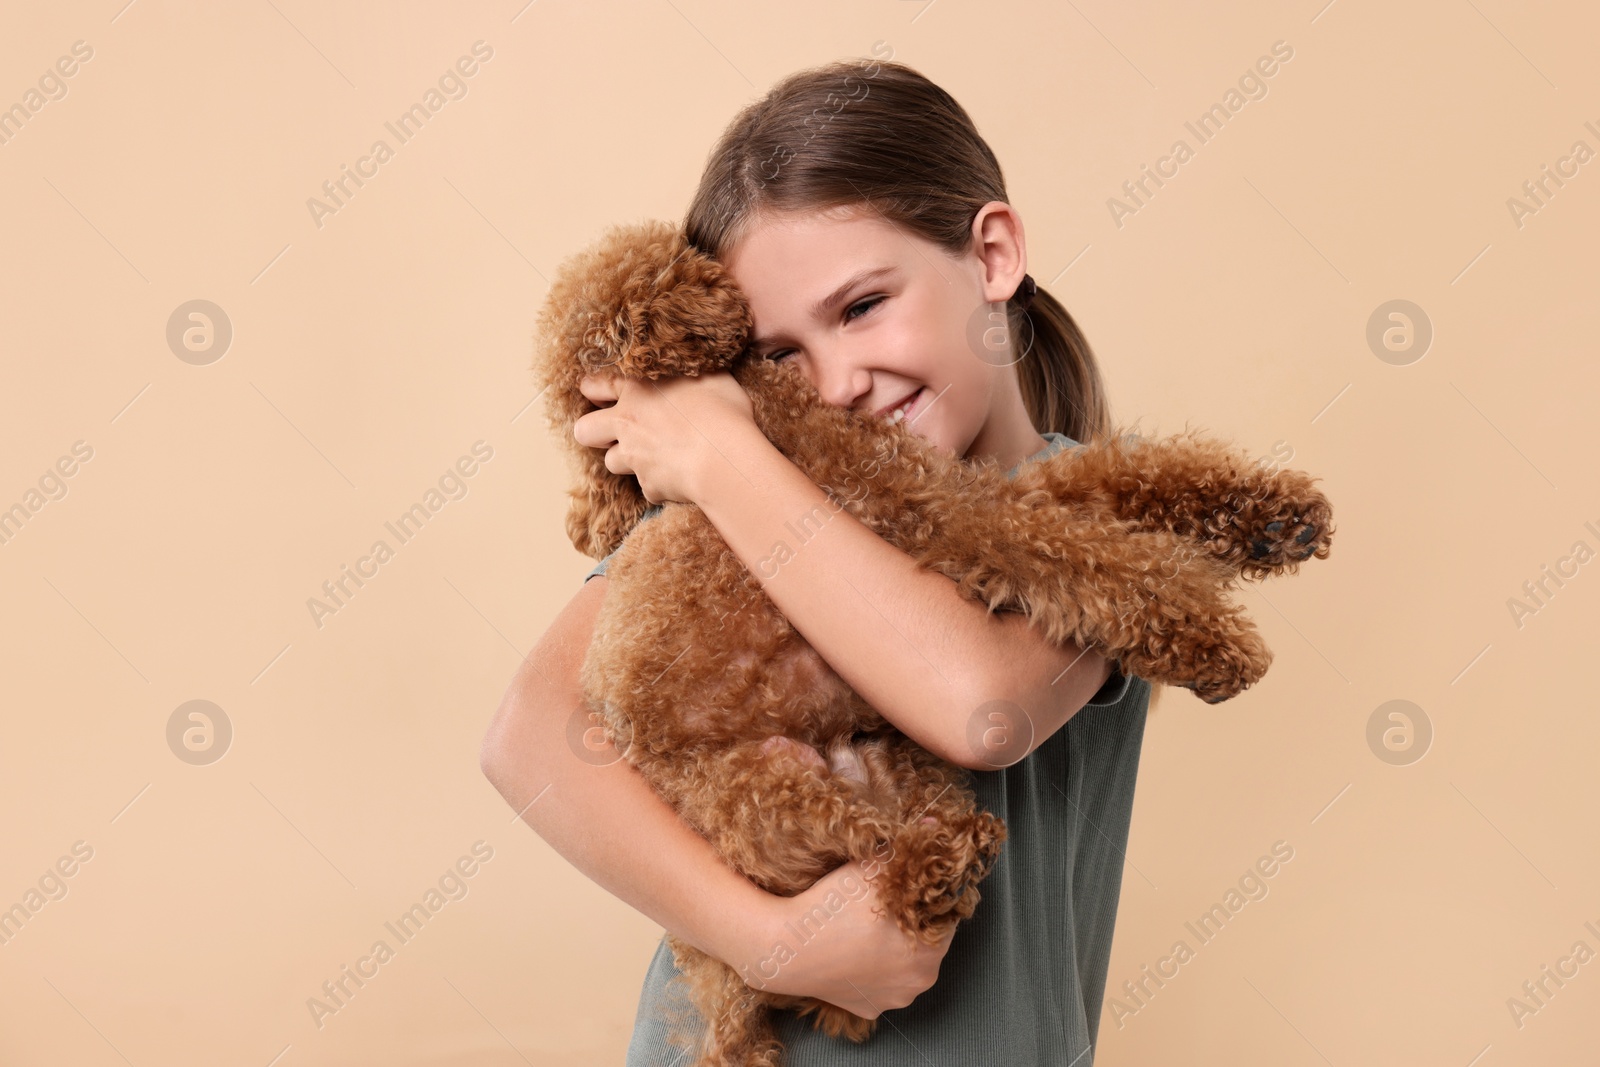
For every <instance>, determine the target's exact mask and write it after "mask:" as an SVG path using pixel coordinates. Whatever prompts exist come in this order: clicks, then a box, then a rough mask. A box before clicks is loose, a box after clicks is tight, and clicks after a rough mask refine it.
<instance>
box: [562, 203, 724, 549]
mask: <svg viewBox="0 0 1600 1067" xmlns="http://www.w3.org/2000/svg"><path fill="white" fill-rule="evenodd" d="M750 328H751V318H750V306H749V304H748V303H747V302H746V300H745V298H744V294H743V293H741V292H740V291H739V290H738V288H737V287H736V286H735V285H734V284H733V279H732V278H731V277H730V276H729V275H728V273H727V271H726V270H724V269H723V267H722V265H721V264H720V263H718V262H717V261H716V260H714V259H712V258H711V257H709V256H706V255H704V254H703V253H701V252H699V251H698V250H696V249H694V248H692V247H691V246H690V245H689V243H688V241H687V240H686V239H685V238H684V236H683V232H682V230H681V228H679V227H677V226H674V225H672V224H670V223H667V222H659V221H651V222H643V223H632V224H624V225H617V226H613V227H611V228H610V229H608V230H607V231H605V233H604V234H603V235H602V236H601V238H600V239H599V240H598V241H597V242H596V243H595V244H594V245H592V246H591V247H589V248H588V249H585V250H584V251H582V252H579V253H576V254H575V255H573V256H571V257H569V258H568V259H566V260H565V261H564V262H563V263H562V264H561V266H560V268H559V269H558V270H557V273H556V278H555V281H554V282H553V283H552V284H551V286H550V292H549V294H548V295H547V296H546V297H545V301H544V305H543V307H542V308H541V309H540V312H539V317H538V324H537V327H536V333H535V341H534V362H533V372H534V385H535V388H537V389H539V390H540V392H541V394H542V395H543V397H544V403H545V418H546V420H547V421H548V422H549V424H550V428H551V429H552V430H553V431H554V432H555V433H556V435H557V437H558V439H560V441H561V442H562V445H563V447H565V448H566V449H568V451H569V452H570V453H571V454H573V455H574V456H575V457H576V459H577V465H578V475H579V478H578V484H577V486H576V487H575V488H573V489H571V490H569V494H568V495H569V496H571V498H572V504H571V507H570V508H569V509H568V512H567V536H568V537H570V538H571V539H572V543H573V545H574V546H576V547H577V549H578V551H580V552H582V553H584V554H585V555H587V556H589V557H591V558H593V559H601V558H603V557H605V556H606V555H608V554H609V553H611V552H612V551H614V550H615V549H616V547H617V545H619V544H621V543H622V539H623V537H625V536H626V535H627V533H628V531H629V530H630V529H632V528H633V525H634V523H636V522H638V521H639V517H640V516H641V515H643V514H644V511H645V509H646V508H648V507H649V506H650V503H649V501H647V500H646V499H645V497H644V493H643V492H642V491H641V490H640V489H639V483H638V481H637V479H635V478H634V477H633V475H631V474H623V475H619V474H612V473H611V472H610V471H608V470H607V469H606V465H605V450H604V449H599V448H587V447H585V446H583V445H580V444H578V442H577V441H576V440H575V439H574V438H573V436H572V424H573V423H575V422H576V421H577V420H578V419H579V418H580V417H581V416H583V415H586V414H588V413H589V412H591V411H594V410H596V405H595V404H593V403H591V402H590V401H589V399H588V398H587V397H585V396H584V395H583V393H582V392H580V391H579V389H578V384H579V382H580V381H581V380H582V379H583V377H584V376H585V375H588V374H601V375H605V374H615V375H620V376H622V377H626V378H635V379H650V380H653V379H656V378H667V377H678V376H683V375H688V376H696V375H699V374H703V373H708V372H714V371H720V370H728V369H730V368H731V367H732V366H733V364H734V362H735V361H736V360H738V359H739V357H740V355H741V354H742V353H743V352H744V350H745V347H746V345H747V343H748V341H749V336H750Z"/></svg>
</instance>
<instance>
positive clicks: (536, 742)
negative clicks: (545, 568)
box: [479, 575, 949, 1018]
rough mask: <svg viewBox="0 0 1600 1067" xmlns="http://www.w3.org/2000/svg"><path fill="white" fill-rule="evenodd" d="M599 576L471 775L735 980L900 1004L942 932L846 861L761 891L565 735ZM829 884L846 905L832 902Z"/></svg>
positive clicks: (932, 966) (641, 786)
mask: <svg viewBox="0 0 1600 1067" xmlns="http://www.w3.org/2000/svg"><path fill="white" fill-rule="evenodd" d="M608 584H609V582H608V581H607V579H606V578H605V576H604V575H601V576H599V577H595V578H591V579H589V581H587V582H585V583H584V585H583V587H582V589H581V590H580V591H579V592H578V594H577V595H576V596H574V597H573V599H572V601H571V602H570V603H569V604H568V605H567V606H566V607H565V608H564V609H563V610H562V611H561V614H559V615H558V616H557V617H556V619H555V621H554V622H553V623H551V625H550V628H549V630H548V631H546V633H545V635H544V636H543V637H542V638H540V640H539V643H538V644H537V645H536V646H534V648H533V651H531V652H530V653H529V654H528V657H527V658H526V659H525V660H523V661H522V664H521V666H520V667H518V669H517V674H516V677H515V678H513V679H512V681H511V685H510V686H509V687H508V688H507V690H506V693H505V696H504V697H503V698H502V699H501V702H500V707H499V709H498V710H497V711H496V712H495V715H494V719H493V721H492V722H491V723H490V725H489V729H488V732H487V733H486V735H485V736H484V739H483V746H482V750H481V753H480V756H479V763H480V765H481V767H482V769H483V773H484V775H485V776H486V777H487V778H488V779H489V780H490V782H492V783H493V784H494V786H495V788H496V789H497V790H498V791H499V792H500V794H501V795H502V796H504V797H505V798H506V801H507V803H509V804H510V805H511V807H512V810H514V811H516V812H518V813H519V814H520V815H521V817H522V819H523V821H524V822H526V823H527V824H528V825H529V826H531V827H532V828H533V829H534V831H535V832H536V833H538V834H539V836H540V837H542V838H544V840H545V841H547V842H548V843H549V844H550V846H551V847H552V848H554V849H555V850H556V851H557V852H558V853H560V854H561V855H562V856H563V857H564V858H565V859H567V860H568V861H569V862H570V863H572V865H573V866H575V867H577V868H578V870H580V871H582V872H583V873H584V874H585V875H587V876H588V877H589V878H590V879H591V880H592V881H594V882H596V883H598V884H599V885H600V886H601V887H602V888H603V889H605V890H607V891H608V892H610V893H611V894H612V895H613V896H616V897H618V898H620V899H621V900H623V901H624V902H626V903H627V904H629V905H630V906H632V907H633V908H634V909H635V910H637V911H640V912H642V913H644V914H645V915H648V916H649V917H650V918H651V919H653V920H655V921H656V922H657V923H659V924H660V925H661V926H662V927H664V928H665V929H667V930H668V931H670V932H672V933H673V934H676V935H677V936H678V937H680V938H682V939H683V940H685V941H687V942H689V943H690V944H692V945H694V946H696V947H697V948H699V949H701V950H702V951H704V952H707V953H709V954H711V955H712V956H715V957H716V958H718V959H720V960H722V961H724V962H726V963H728V964H729V965H731V966H733V967H734V969H735V970H737V971H739V972H740V974H741V975H742V976H745V980H746V981H747V982H748V983H750V984H764V986H765V988H768V989H771V990H772V991H773V992H778V993H790V994H794V995H802V996H815V997H818V998H820V999H823V1000H826V1001H828V1002H829V1003H832V1004H837V1005H839V1006H840V1007H843V1008H847V1009H849V1010H851V1011H854V1012H855V1013H856V1014H858V1015H861V1016H863V1017H866V1018H874V1017H876V1016H877V1014H878V1012H879V1011H882V1010H884V1009H886V1008H899V1007H904V1006H905V1005H907V1004H909V1003H911V1001H912V999H913V998H914V997H915V996H916V995H917V994H919V993H921V992H922V991H923V990H925V989H927V988H928V987H930V986H932V985H933V983H934V981H935V979H936V978H937V977H938V973H939V964H940V961H941V960H942V959H943V958H944V953H945V951H946V950H947V949H948V947H949V940H948V939H946V940H945V942H944V943H943V944H941V945H938V946H924V945H922V944H920V943H919V942H915V941H914V940H913V939H912V938H910V937H908V936H907V935H905V934H903V933H902V932H901V931H900V929H899V927H898V926H896V925H895V924H894V923H893V922H892V921H890V920H888V919H885V918H881V917H879V916H877V915H876V914H875V913H874V911H873V907H874V906H875V894H872V893H866V895H863V894H864V892H865V890H864V887H865V884H866V883H864V882H863V881H862V876H863V873H864V872H863V870H862V868H861V867H860V865H859V864H854V863H852V864H846V865H844V866H843V867H840V868H838V869H837V870H835V871H833V872H831V873H830V874H828V875H825V876H824V877H823V878H822V879H820V880H819V881H818V882H817V884H816V885H814V886H812V887H811V888H810V889H808V890H806V891H805V892H804V893H801V894H799V895H797V896H795V897H792V898H788V897H779V896H776V895H774V894H771V893H768V892H766V891H765V890H763V889H761V888H760V887H759V886H757V885H755V884H754V883H752V882H750V881H749V880H748V879H746V878H745V877H743V876H742V875H740V874H739V873H738V872H736V871H734V870H733V869H732V868H731V867H729V866H728V865H727V864H726V863H724V862H723V861H722V859H721V857H719V856H718V855H717V854H716V852H715V851H714V850H713V849H712V847H711V845H710V844H709V843H708V842H707V841H706V840H705V838H703V837H701V836H700V835H699V834H698V833H696V832H695V831H694V829H693V828H692V827H690V826H689V825H688V824H687V823H685V822H684V821H683V820H682V818H681V817H679V815H678V813H677V812H676V811H674V810H673V809H672V807H671V806H670V805H669V804H667V802H666V801H664V800H662V799H661V797H660V796H659V795H657V793H656V792H655V790H653V789H651V788H650V786H649V784H648V783H647V782H646V781H645V779H644V776H643V775H641V774H640V773H639V772H638V771H637V770H635V769H634V767H633V765H632V764H630V763H628V762H627V761H626V760H625V759H618V760H617V761H616V762H614V763H610V764H608V765H606V766H595V765H593V764H592V763H590V762H587V761H585V760H583V759H579V758H578V757H577V755H576V754H575V753H574V752H573V750H572V749H571V748H569V747H568V733H567V728H568V724H569V723H570V722H571V721H572V719H573V717H574V716H575V715H577V714H579V713H580V709H581V708H583V706H584V704H583V698H582V689H581V686H580V685H579V682H578V672H579V668H580V667H581V666H582V664H583V658H584V656H585V654H586V653H587V652H588V648H589V643H590V640H591V639H592V637H593V633H594V620H595V617H596V615H597V614H598V613H599V610H600V605H601V604H602V603H603V601H604V598H605V591H606V587H607V585H608ZM830 895H831V899H830ZM840 897H845V898H848V899H850V900H851V902H852V906H851V907H846V908H844V909H843V910H840V909H839V908H838V904H837V900H838V899H839V898H840ZM825 900H826V901H827V903H828V904H829V906H828V907H827V909H826V910H827V911H828V912H830V913H831V912H837V914H834V915H833V917H832V920H831V921H830V922H829V923H828V926H827V929H826V931H824V934H825V936H819V937H816V938H814V939H812V940H811V941H808V942H807V943H806V945H805V946H804V950H803V951H800V952H799V953H798V954H797V955H795V956H794V958H792V959H788V958H785V959H783V960H782V961H781V962H782V966H781V967H779V966H778V963H777V962H775V961H774V959H773V946H774V943H775V942H777V941H779V940H787V941H790V942H792V941H793V936H792V934H788V933H786V932H785V931H786V930H787V929H788V926H789V924H800V923H803V922H804V921H806V919H807V918H808V917H809V916H811V915H812V914H813V912H814V909H816V908H818V907H822V906H823V902H824V901H825ZM868 901H874V903H873V904H868V903H867V902H868Z"/></svg>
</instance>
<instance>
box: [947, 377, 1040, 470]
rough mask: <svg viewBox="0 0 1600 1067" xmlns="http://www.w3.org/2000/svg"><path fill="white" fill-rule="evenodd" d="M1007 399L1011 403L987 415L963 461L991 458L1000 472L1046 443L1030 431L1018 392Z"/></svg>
mask: <svg viewBox="0 0 1600 1067" xmlns="http://www.w3.org/2000/svg"><path fill="white" fill-rule="evenodd" d="M1008 399H1009V400H1010V401H1011V402H1010V403H1008V404H1006V405H1005V407H1004V409H1003V410H1002V411H1001V412H997V413H993V414H991V415H990V416H989V419H988V421H987V422H985V423H984V424H983V426H982V428H980V429H979V430H978V436H976V437H974V438H973V439H972V444H970V445H968V446H967V453H966V456H965V457H964V458H966V459H969V460H975V459H979V458H981V457H984V456H992V457H993V458H994V459H996V460H997V461H999V463H1000V469H1001V470H1011V469H1012V468H1013V467H1015V466H1016V465H1017V464H1019V463H1021V462H1022V461H1023V460H1025V459H1029V458H1031V457H1032V456H1034V455H1035V454H1037V453H1038V452H1039V451H1040V450H1041V449H1043V448H1044V447H1046V446H1047V445H1048V444H1049V443H1050V442H1049V441H1047V440H1045V438H1044V437H1043V435H1041V434H1040V433H1039V431H1038V430H1035V429H1034V428H1033V423H1032V422H1031V421H1030V420H1029V418H1028V409H1027V406H1026V405H1025V404H1023V402H1022V396H1021V395H1020V393H1018V394H1014V395H1013V396H1012V397H1010V398H1008Z"/></svg>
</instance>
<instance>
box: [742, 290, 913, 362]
mask: <svg viewBox="0 0 1600 1067" xmlns="http://www.w3.org/2000/svg"><path fill="white" fill-rule="evenodd" d="M885 299H886V298H885V297H882V296H874V297H871V298H869V299H867V300H862V301H859V302H857V303H854V304H851V305H850V306H849V307H848V308H846V309H845V313H844V321H846V322H852V321H854V320H855V319H859V318H860V317H861V315H865V314H866V313H867V312H868V311H871V310H872V309H873V308H875V307H877V306H878V305H879V304H881V303H883V301H884V300H885ZM856 311H860V312H861V315H856V314H853V313H854V312H856ZM793 351H794V349H792V348H780V349H778V350H777V351H775V352H768V353H767V357H766V358H768V359H770V360H772V361H774V362H778V363H781V362H782V361H783V359H784V357H785V356H787V355H789V354H790V353H791V352H793Z"/></svg>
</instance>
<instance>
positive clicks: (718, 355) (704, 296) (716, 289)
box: [617, 235, 751, 378]
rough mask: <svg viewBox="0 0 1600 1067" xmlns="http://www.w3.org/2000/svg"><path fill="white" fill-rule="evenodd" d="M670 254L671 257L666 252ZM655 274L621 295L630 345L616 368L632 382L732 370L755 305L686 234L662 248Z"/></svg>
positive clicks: (646, 274) (635, 279)
mask: <svg viewBox="0 0 1600 1067" xmlns="http://www.w3.org/2000/svg"><path fill="white" fill-rule="evenodd" d="M668 252H671V253H672V255H671V256H670V258H668V257H667V255H666V254H667V253H668ZM654 258H655V259H656V260H658V261H660V260H663V259H664V260H665V262H661V263H660V266H659V269H658V270H656V271H655V273H654V274H650V273H649V272H645V271H642V272H640V273H638V274H636V275H635V276H634V277H633V278H631V279H630V283H629V285H628V286H627V287H626V289H625V292H624V294H623V301H622V312H623V314H624V315H625V316H626V318H627V322H628V327H629V333H630V335H631V336H630V337H629V338H628V341H629V343H627V344H625V345H624V346H623V347H622V350H621V351H620V353H619V358H618V362H617V369H618V370H619V371H620V372H621V373H622V374H624V375H627V376H628V377H630V378H663V377H666V378H679V377H695V376H698V375H701V374H706V373H712V372H715V371H721V370H727V369H729V368H730V367H731V366H732V365H733V363H734V361H735V360H737V359H738V358H739V357H740V356H741V355H742V354H743V353H744V350H745V347H746V344H747V343H748V341H749V337H750V328H751V318H750V305H749V303H748V302H747V301H746V300H745V296H744V293H742V292H741V291H740V290H739V288H738V286H736V285H734V284H733V278H732V277H731V276H730V275H729V274H728V272H727V271H726V270H725V269H723V266H722V264H720V263H718V262H717V261H716V260H714V259H712V258H711V257H710V256H707V255H704V254H702V253H701V252H699V251H697V250H695V249H692V248H690V247H689V246H688V244H687V243H686V242H685V241H684V240H683V238H682V236H681V235H675V239H674V240H673V241H670V242H663V243H661V244H660V245H659V246H657V251H656V255H655V257H654Z"/></svg>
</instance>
